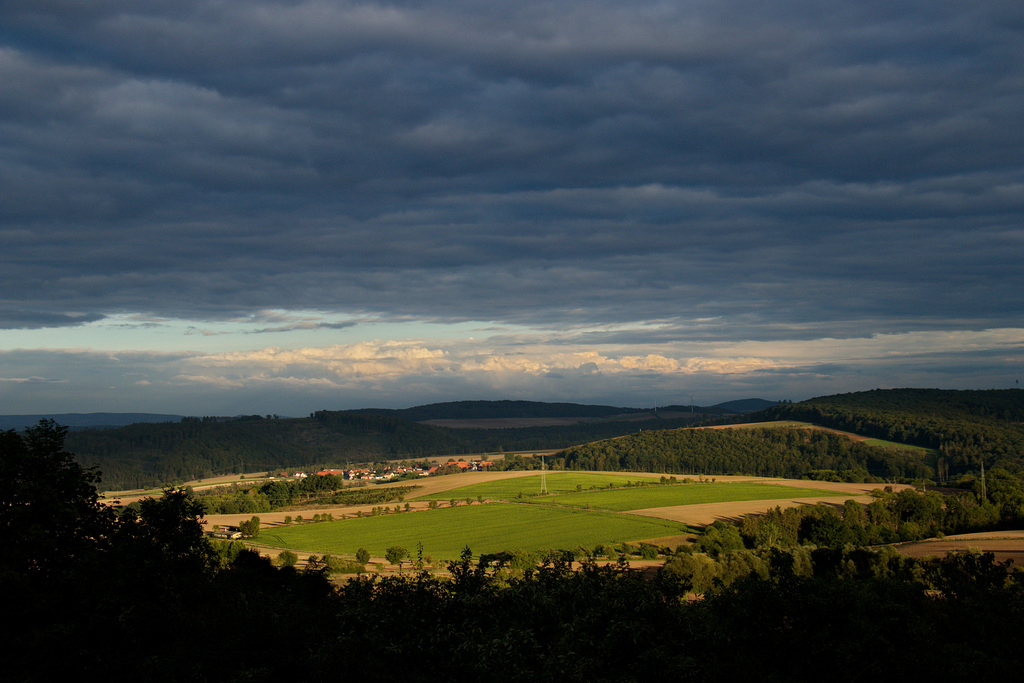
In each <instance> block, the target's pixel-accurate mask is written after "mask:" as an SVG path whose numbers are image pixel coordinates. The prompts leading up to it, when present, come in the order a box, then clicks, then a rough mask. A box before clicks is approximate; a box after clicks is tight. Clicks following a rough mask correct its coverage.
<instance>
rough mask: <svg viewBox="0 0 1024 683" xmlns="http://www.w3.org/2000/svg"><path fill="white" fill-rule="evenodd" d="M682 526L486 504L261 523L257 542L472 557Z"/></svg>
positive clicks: (669, 532) (667, 532)
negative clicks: (309, 521)
mask: <svg viewBox="0 0 1024 683" xmlns="http://www.w3.org/2000/svg"><path fill="white" fill-rule="evenodd" d="M637 490H639V489H634V491H637ZM687 531H688V529H687V528H686V527H685V526H684V525H682V524H679V523H677V522H670V521H668V520H662V519H653V518H649V517H639V516H635V515H625V514H619V513H614V512H606V511H601V510H579V509H571V508H560V507H549V506H542V505H521V504H514V503H489V504H487V505H462V506H459V507H455V508H449V507H443V508H439V509H437V510H427V511H421V512H404V513H398V514H390V515H382V516H376V517H361V518H356V519H345V520H341V521H335V522H321V523H319V524H302V525H295V526H286V527H276V528H269V529H263V530H262V531H261V532H260V536H259V542H260V543H261V544H266V545H270V546H274V547H280V548H291V549H293V550H303V551H308V552H313V553H329V554H336V555H351V554H354V553H355V552H356V550H358V549H359V548H366V549H367V550H369V551H370V553H371V554H372V555H373V556H375V557H380V556H383V555H384V550H385V549H386V548H388V547H389V546H393V545H400V546H402V547H404V548H406V549H407V550H409V552H410V553H414V552H415V549H416V544H417V543H422V544H423V552H424V554H425V555H430V556H432V557H433V558H434V559H435V560H438V559H440V560H445V559H455V558H457V557H458V556H459V553H461V552H462V549H463V548H464V547H466V546H467V545H468V546H469V547H470V549H471V550H472V551H473V553H474V554H477V555H478V554H480V553H492V552H499V551H502V550H511V549H517V548H518V549H522V550H546V549H549V548H553V549H569V548H575V547H577V546H580V545H582V546H585V547H589V548H592V547H594V546H595V545H597V544H599V543H604V544H611V543H621V542H625V541H637V540H641V539H646V538H658V537H663V536H674V535H679V534H682V533H686V532H687Z"/></svg>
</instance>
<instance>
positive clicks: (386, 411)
mask: <svg viewBox="0 0 1024 683" xmlns="http://www.w3.org/2000/svg"><path fill="white" fill-rule="evenodd" d="M773 405H777V404H776V402H774V401H766V400H764V399H760V398H748V399H742V400H738V401H728V402H726V403H719V404H717V405H714V406H709V407H702V406H689V405H685V406H684V405H670V406H661V407H659V408H658V410H660V411H662V412H673V411H674V412H689V411H690V410H691V409H692V410H693V411H694V412H697V413H705V414H707V413H712V414H721V413H748V412H753V411H755V410H763V409H765V408H768V407H770V406H773ZM651 411H652V409H651V408H622V407H618V406H606V405H590V404H583V403H564V402H563V403H549V402H544V401H512V400H501V401H483V400H481V401H446V402H441V403H430V404H426V405H421V406H413V407H410V408H357V409H354V410H343V411H336V412H343V413H354V414H368V415H388V416H391V417H397V418H401V419H403V420H411V421H413V422H425V421H427V420H446V419H447V420H453V419H458V420H474V419H479V420H486V419H496V418H542V417H586V418H608V417H614V416H616V415H628V414H637V413H647V412H651ZM332 412H335V411H332ZM184 417H185V416H184V415H170V414H161V413H36V414H25V415H0V429H18V430H20V429H24V428H25V427H31V426H32V425H34V424H36V423H38V422H39V420H41V419H53V420H54V421H56V422H57V423H58V424H61V425H64V426H65V427H70V428H72V429H79V428H89V427H125V426H128V425H132V424H147V423H158V422H179V421H181V420H182V419H184ZM236 417H238V416H236ZM218 419H225V420H226V419H229V418H218Z"/></svg>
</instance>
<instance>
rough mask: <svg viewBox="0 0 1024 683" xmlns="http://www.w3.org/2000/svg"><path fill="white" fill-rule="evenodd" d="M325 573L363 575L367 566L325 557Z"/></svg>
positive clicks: (328, 556) (338, 558)
mask: <svg viewBox="0 0 1024 683" xmlns="http://www.w3.org/2000/svg"><path fill="white" fill-rule="evenodd" d="M324 571H326V572H327V573H328V574H361V573H363V572H365V571H366V566H365V565H363V564H361V563H359V562H356V561H355V560H343V559H341V558H340V557H332V556H331V555H324Z"/></svg>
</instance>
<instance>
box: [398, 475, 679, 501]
mask: <svg viewBox="0 0 1024 683" xmlns="http://www.w3.org/2000/svg"><path fill="white" fill-rule="evenodd" d="M451 476H458V475H451ZM660 478H661V475H660V474H643V473H633V472H631V473H629V474H628V475H626V476H624V475H622V474H605V473H602V472H551V471H548V472H547V473H546V474H545V480H546V482H547V489H548V493H552V494H554V493H569V492H571V491H575V490H576V487H577V486H579V487H580V488H583V489H589V488H591V487H592V486H593V487H597V488H605V487H607V486H608V485H609V484H611V485H612V486H625V484H626V482H627V481H649V482H658V481H659V480H660ZM539 494H540V473H539V472H538V473H537V474H534V475H531V476H528V477H516V478H515V479H495V480H494V481H486V482H481V483H479V484H471V485H469V486H460V487H459V488H455V489H449V490H447V491H444V492H442V493H433V494H429V495H424V496H419V497H413V496H409V500H449V499H451V498H455V499H456V500H464V499H466V498H472V499H473V500H476V498H477V497H478V496H479V497H481V498H485V499H487V500H513V499H517V498H519V497H520V495H522V496H536V495H539Z"/></svg>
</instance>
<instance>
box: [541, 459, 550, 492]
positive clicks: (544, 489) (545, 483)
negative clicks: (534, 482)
mask: <svg viewBox="0 0 1024 683" xmlns="http://www.w3.org/2000/svg"><path fill="white" fill-rule="evenodd" d="M547 492H548V480H547V477H546V476H545V474H544V455H543V454H542V455H541V456H540V494H541V495H542V496H543V495H544V494H546V493H547Z"/></svg>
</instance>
